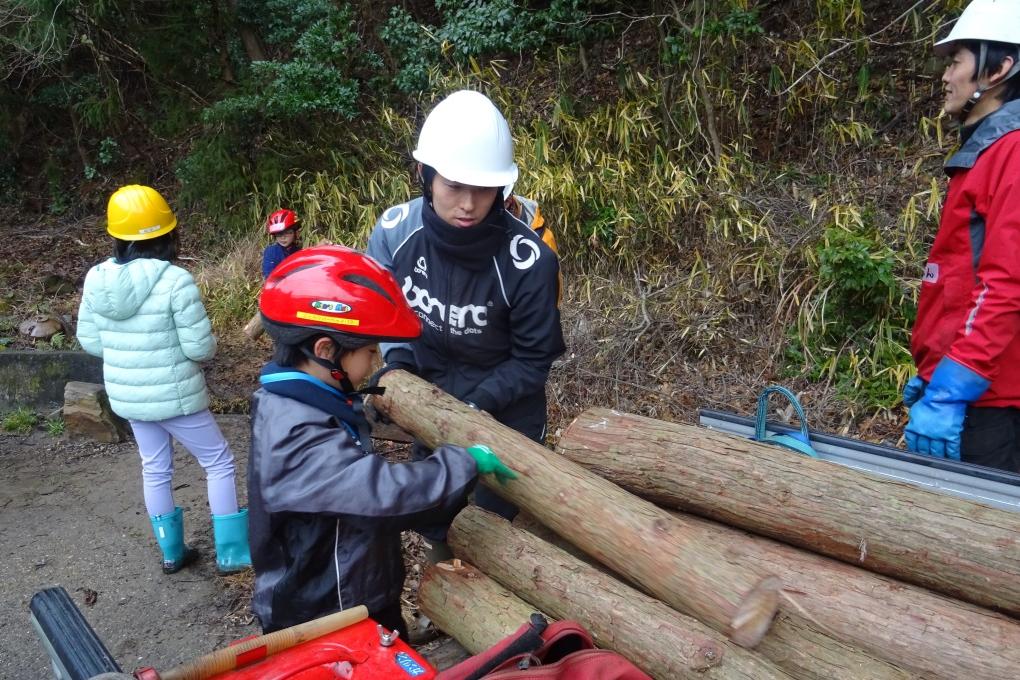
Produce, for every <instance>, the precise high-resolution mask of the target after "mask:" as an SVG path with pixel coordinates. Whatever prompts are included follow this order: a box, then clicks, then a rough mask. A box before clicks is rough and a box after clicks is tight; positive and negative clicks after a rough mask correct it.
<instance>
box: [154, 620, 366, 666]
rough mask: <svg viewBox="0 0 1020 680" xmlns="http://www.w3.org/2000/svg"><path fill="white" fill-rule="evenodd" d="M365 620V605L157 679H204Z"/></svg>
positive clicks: (236, 647) (247, 642) (216, 654)
mask: <svg viewBox="0 0 1020 680" xmlns="http://www.w3.org/2000/svg"><path fill="white" fill-rule="evenodd" d="M367 618H368V609H366V608H365V606H364V605H358V606H357V607H351V608H350V609H345V610H343V611H342V612H337V613H335V614H330V615H329V616H323V617H321V618H318V619H313V620H312V621H308V622H306V623H299V624H298V625H296V626H291V627H290V628H284V629H283V630H278V631H276V632H275V633H268V634H266V635H261V636H259V637H257V638H253V639H251V640H245V641H244V642H241V643H239V644H236V645H233V646H231V647H226V648H224V649H219V650H217V651H215V652H212V653H210V654H206V655H205V656H200V657H198V658H197V659H195V660H193V661H189V662H187V663H183V664H181V665H180V666H175V667H173V668H171V669H170V670H166V671H163V672H162V673H160V674H159V677H160V680H205V678H211V677H212V676H214V675H218V674H219V673H225V672H226V671H230V670H233V669H235V668H241V667H242V666H247V665H248V664H250V663H253V662H255V661H261V660H262V659H264V658H266V657H267V656H272V655H273V654H276V653H277V652H281V651H283V650H285V649H289V648H290V647H294V646H296V645H299V644H301V643H303V642H307V641H308V640H314V639H315V638H317V637H322V636H323V635H326V634H327V633H332V632H333V631H335V630H340V629H341V628H346V627H347V626H352V625H354V624H355V623H358V622H359V621H364V620H365V619H367Z"/></svg>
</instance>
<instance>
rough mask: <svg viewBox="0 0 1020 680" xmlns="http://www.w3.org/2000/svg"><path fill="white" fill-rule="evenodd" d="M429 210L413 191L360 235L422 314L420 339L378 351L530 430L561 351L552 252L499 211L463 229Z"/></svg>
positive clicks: (535, 429) (541, 418)
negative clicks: (410, 197)
mask: <svg viewBox="0 0 1020 680" xmlns="http://www.w3.org/2000/svg"><path fill="white" fill-rule="evenodd" d="M430 211H431V207H429V206H426V205H425V204H424V203H423V200H422V199H421V198H417V199H414V200H412V201H410V202H408V203H402V204H400V205H396V206H393V207H391V208H389V209H388V210H386V211H385V212H384V213H383V214H382V217H380V218H379V221H378V222H377V223H376V226H375V229H374V231H373V232H372V236H371V238H370V240H369V244H368V254H369V255H371V256H372V257H373V258H375V259H376V260H377V261H378V262H379V263H381V264H382V265H383V266H385V267H387V268H388V269H389V270H390V271H392V272H393V275H394V277H395V278H396V280H397V283H398V284H399V285H400V286H401V288H402V289H403V291H404V297H405V298H406V299H407V302H408V304H409V305H410V306H411V309H413V310H414V311H415V313H417V314H418V316H419V317H420V318H421V320H422V336H421V338H420V339H418V340H417V341H415V342H414V343H411V344H384V345H383V347H382V351H383V354H384V356H385V358H386V360H387V361H388V362H394V363H404V364H408V365H410V366H412V367H413V369H414V370H415V372H416V373H417V374H418V375H419V376H421V377H422V378H424V379H426V380H428V381H430V382H432V383H434V384H436V385H438V386H439V387H441V388H442V389H443V390H445V391H446V392H448V393H450V394H452V395H453V396H455V397H457V398H458V399H462V400H464V401H469V402H471V403H473V404H475V405H477V406H478V407H479V408H481V409H482V410H485V411H488V412H489V413H491V414H492V415H493V416H494V417H495V418H496V419H497V420H499V421H500V422H502V423H504V424H506V425H508V426H510V427H513V428H514V429H516V430H518V431H520V432H522V433H524V434H526V435H528V436H530V437H532V438H536V439H537V438H540V437H541V435H542V432H543V431H544V429H545V420H546V404H545V383H546V380H547V379H548V377H549V368H550V366H551V365H552V362H553V360H555V359H556V358H557V357H558V356H560V355H561V354H562V353H563V351H564V349H565V346H564V343H563V333H562V330H561V328H560V312H559V307H558V305H557V303H558V296H559V262H558V261H557V258H556V255H555V253H553V251H552V250H550V249H549V247H548V246H547V245H546V244H545V243H543V242H542V240H541V238H540V237H539V236H537V235H536V234H535V232H534V231H532V230H531V229H530V228H529V227H528V225H526V224H524V223H522V222H520V221H519V220H517V219H515V218H513V217H512V216H511V215H509V214H507V213H506V212H505V211H503V210H502V209H499V210H495V211H494V213H493V215H494V219H493V220H491V223H488V222H487V223H485V224H482V225H478V226H476V227H469V228H466V229H456V228H455V227H451V226H448V225H445V224H443V223H441V222H440V221H439V220H438V218H436V217H435V213H431V212H430ZM423 212H427V213H429V215H427V216H423ZM423 217H428V218H429V219H423ZM437 222H438V223H439V226H437V224H436V223H437Z"/></svg>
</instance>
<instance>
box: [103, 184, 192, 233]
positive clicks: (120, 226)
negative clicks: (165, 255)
mask: <svg viewBox="0 0 1020 680" xmlns="http://www.w3.org/2000/svg"><path fill="white" fill-rule="evenodd" d="M176 226H177V218H176V217H175V216H174V212H173V210H171V209H170V206H169V205H167V202H166V201H165V200H164V199H163V197H162V196H160V195H159V192H158V191H156V190H155V189H153V188H152V187H145V186H141V185H140V184H130V185H128V186H126V187H121V188H120V189H117V191H115V192H113V196H110V202H109V203H108V204H107V206H106V231H107V232H108V233H109V234H110V236H113V237H114V238H119V239H121V240H123V241H145V240H148V239H152V238H156V237H158V236H162V235H163V234H168V233H170V232H171V231H173V229H174V227H176Z"/></svg>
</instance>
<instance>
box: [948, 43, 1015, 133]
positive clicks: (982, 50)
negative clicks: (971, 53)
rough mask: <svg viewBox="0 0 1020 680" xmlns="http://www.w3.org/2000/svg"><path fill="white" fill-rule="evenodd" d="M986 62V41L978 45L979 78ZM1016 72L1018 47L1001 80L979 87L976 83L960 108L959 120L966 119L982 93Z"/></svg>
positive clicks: (1003, 81)
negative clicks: (1011, 64) (975, 88)
mask: <svg viewBox="0 0 1020 680" xmlns="http://www.w3.org/2000/svg"><path fill="white" fill-rule="evenodd" d="M987 62H988V43H986V42H982V43H981V45H980V47H979V48H978V61H977V74H978V77H979V78H980V77H981V74H982V73H984V72H985V66H986V65H987ZM1017 73H1020V49H1017V53H1016V56H1014V57H1013V66H1012V68H1010V69H1009V71H1008V72H1007V73H1006V75H1005V76H1004V77H1003V79H1002V80H1000V81H999V82H997V83H995V84H994V85H992V84H988V85H986V86H985V87H981V86H980V85H978V88H977V90H975V91H974V94H972V95H971V96H970V98H969V99H968V100H967V103H966V104H964V105H963V108H962V109H961V110H960V120H961V121H962V120H967V116H969V115H970V112H971V111H973V110H974V107H975V106H977V103H978V102H979V101H981V97H982V96H983V95H984V93H985V92H987V91H988V90H990V89H992V88H993V87H998V86H999V85H1002V84H1003V83H1005V82H1006V81H1007V80H1009V79H1010V78H1012V77H1013V76H1015V75H1016V74H1017Z"/></svg>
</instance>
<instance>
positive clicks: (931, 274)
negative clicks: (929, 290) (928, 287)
mask: <svg viewBox="0 0 1020 680" xmlns="http://www.w3.org/2000/svg"><path fill="white" fill-rule="evenodd" d="M938 280H939V266H938V264H936V263H935V262H929V263H928V264H926V265H925V266H924V279H923V281H924V282H925V283H937V282H938Z"/></svg>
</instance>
